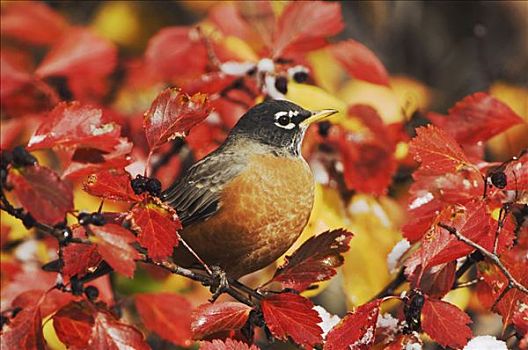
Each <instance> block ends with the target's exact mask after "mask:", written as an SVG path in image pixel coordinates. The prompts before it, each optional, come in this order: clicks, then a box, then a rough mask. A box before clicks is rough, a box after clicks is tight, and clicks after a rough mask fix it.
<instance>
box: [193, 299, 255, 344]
mask: <svg viewBox="0 0 528 350" xmlns="http://www.w3.org/2000/svg"><path fill="white" fill-rule="evenodd" d="M250 311H251V308H250V307H249V306H247V305H245V304H242V303H237V302H232V301H228V302H224V303H214V304H211V303H208V304H204V305H202V306H200V307H199V308H198V309H196V310H195V311H193V313H192V323H191V331H192V334H193V338H194V339H203V338H204V337H205V336H208V335H211V334H215V333H218V332H223V331H230V330H235V331H237V330H240V329H241V328H242V327H243V326H244V324H246V321H247V319H248V317H249V312H250Z"/></svg>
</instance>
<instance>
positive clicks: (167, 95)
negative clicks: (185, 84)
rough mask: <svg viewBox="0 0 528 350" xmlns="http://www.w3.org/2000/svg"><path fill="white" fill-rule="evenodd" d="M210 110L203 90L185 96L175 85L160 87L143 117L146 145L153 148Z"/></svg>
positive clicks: (186, 129) (189, 127) (185, 128)
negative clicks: (160, 90)
mask: <svg viewBox="0 0 528 350" xmlns="http://www.w3.org/2000/svg"><path fill="white" fill-rule="evenodd" d="M210 111H211V110H210V107H209V101H208V99H207V96H206V95H204V94H200V93H197V94H194V95H193V96H188V95H186V94H184V93H182V92H181V91H180V90H178V89H170V88H169V89H166V90H164V91H163V92H162V93H160V94H159V95H158V97H157V98H156V99H155V100H154V102H152V105H151V106H150V108H149V110H148V111H147V112H146V113H145V118H144V121H143V126H144V128H145V133H146V136H147V141H148V143H149V146H150V148H151V149H155V148H157V147H159V146H161V145H162V144H164V143H165V142H167V141H170V140H172V139H174V138H176V137H181V136H185V135H186V134H187V133H188V132H189V130H190V129H191V128H192V127H193V126H194V125H195V124H198V123H199V122H201V121H202V120H204V119H205V118H206V117H207V116H208V115H209V112H210Z"/></svg>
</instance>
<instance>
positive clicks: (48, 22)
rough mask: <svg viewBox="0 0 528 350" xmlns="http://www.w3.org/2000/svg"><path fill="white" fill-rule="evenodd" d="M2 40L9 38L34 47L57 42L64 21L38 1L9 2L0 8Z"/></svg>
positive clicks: (64, 27) (62, 30)
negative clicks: (0, 13) (0, 12)
mask: <svg viewBox="0 0 528 350" xmlns="http://www.w3.org/2000/svg"><path fill="white" fill-rule="evenodd" d="M0 23H1V24H0V32H1V33H2V38H3V37H4V36H5V37H10V38H15V39H17V40H20V41H22V42H25V43H29V44H34V45H48V44H52V43H54V42H55V41H57V40H58V39H59V38H60V37H61V36H62V34H63V33H64V30H65V29H66V27H67V23H66V21H65V20H64V19H63V18H62V16H60V15H59V14H58V13H56V12H55V11H53V10H52V9H51V8H50V7H49V6H48V5H46V4H45V3H43V2H39V1H20V2H9V3H6V4H5V6H2V16H1V20H0Z"/></svg>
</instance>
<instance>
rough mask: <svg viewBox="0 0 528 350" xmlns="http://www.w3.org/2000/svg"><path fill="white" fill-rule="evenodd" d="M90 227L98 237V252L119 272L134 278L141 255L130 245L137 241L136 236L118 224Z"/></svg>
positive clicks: (96, 240)
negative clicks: (137, 261)
mask: <svg viewBox="0 0 528 350" xmlns="http://www.w3.org/2000/svg"><path fill="white" fill-rule="evenodd" d="M89 227H90V232H91V233H93V234H94V235H95V237H96V239H95V242H96V243H97V251H98V252H99V254H101V256H102V257H103V259H104V260H105V261H106V262H107V263H108V264H109V265H110V266H111V267H112V268H113V269H114V270H116V271H117V272H119V273H121V274H123V275H125V276H127V277H129V278H132V276H134V270H135V269H136V261H135V260H137V259H139V253H138V252H137V251H136V249H134V247H132V246H131V245H130V244H131V243H133V242H135V241H136V236H134V235H133V234H132V232H130V231H129V230H127V229H125V228H123V227H121V226H119V225H116V224H106V225H104V226H95V225H90V226H89Z"/></svg>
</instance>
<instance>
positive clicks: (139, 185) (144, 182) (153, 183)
mask: <svg viewBox="0 0 528 350" xmlns="http://www.w3.org/2000/svg"><path fill="white" fill-rule="evenodd" d="M131 185H132V189H133V190H134V193H135V194H142V193H144V192H148V193H150V194H151V195H153V196H154V197H158V196H159V195H160V194H161V182H160V181H159V180H158V179H154V178H149V177H146V176H141V175H137V176H136V178H135V179H132V181H131Z"/></svg>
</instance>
